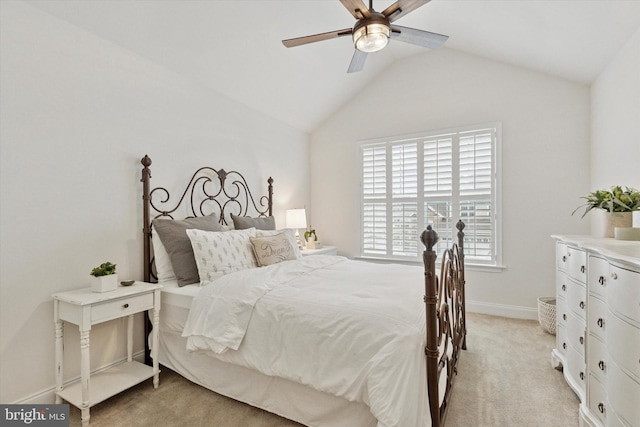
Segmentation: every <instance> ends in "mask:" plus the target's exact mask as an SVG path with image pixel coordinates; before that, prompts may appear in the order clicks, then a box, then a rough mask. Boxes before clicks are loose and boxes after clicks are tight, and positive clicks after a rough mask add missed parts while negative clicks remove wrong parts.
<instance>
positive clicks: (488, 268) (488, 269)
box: [353, 256, 507, 273]
mask: <svg viewBox="0 0 640 427" xmlns="http://www.w3.org/2000/svg"><path fill="white" fill-rule="evenodd" d="M353 259H355V260H357V261H366V262H375V263H377V264H404V265H415V266H423V265H424V264H423V263H422V262H421V261H408V260H401V259H391V258H377V257H367V256H356V257H354V258H353ZM439 262H440V257H438V258H437V259H436V265H438V263H439ZM464 267H465V270H469V271H481V272H485V273H501V272H502V271H503V270H506V269H507V266H506V265H487V264H474V263H465V265H464Z"/></svg>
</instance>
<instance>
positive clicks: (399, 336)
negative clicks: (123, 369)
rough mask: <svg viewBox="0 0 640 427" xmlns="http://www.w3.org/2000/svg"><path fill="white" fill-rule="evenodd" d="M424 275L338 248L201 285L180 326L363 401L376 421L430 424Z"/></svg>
mask: <svg viewBox="0 0 640 427" xmlns="http://www.w3.org/2000/svg"><path fill="white" fill-rule="evenodd" d="M422 278H423V270H422V269H421V268H420V267H410V266H402V265H392V264H371V263H364V262H359V261H352V260H347V259H346V258H342V257H333V256H313V257H307V258H303V259H301V260H297V261H287V262H283V263H280V264H275V265H272V266H269V267H263V268H256V269H248V270H243V271H239V272H235V273H232V274H229V275H227V276H224V277H222V278H220V279H217V280H216V281H214V282H211V283H210V284H208V285H207V286H205V287H203V288H202V290H201V291H200V292H199V294H198V295H197V296H196V297H194V298H193V302H192V306H191V310H190V313H189V318H188V321H187V325H186V327H185V329H184V332H183V336H185V337H187V338H188V340H187V342H188V348H189V349H190V350H191V351H212V352H213V353H215V357H216V358H217V359H219V360H222V361H225V362H229V363H233V364H236V365H240V366H244V367H247V368H251V369H255V370H257V371H259V372H261V373H263V374H265V375H268V376H273V377H280V378H285V379H288V380H291V381H294V382H297V383H301V384H304V385H307V386H309V387H312V388H314V389H317V390H320V391H323V392H325V393H330V394H333V395H335V396H339V397H342V398H345V399H347V400H349V401H356V402H363V403H365V404H366V405H367V406H369V408H370V410H371V413H372V414H373V415H374V416H375V417H376V418H377V420H378V426H379V427H383V426H426V425H429V424H430V420H429V415H428V404H427V397H426V372H425V357H424V344H425V332H424V331H425V321H424V318H425V314H424V303H423V300H422V296H423V293H424V289H423V287H422V286H421V284H422V283H423V280H422ZM283 349H286V351H283Z"/></svg>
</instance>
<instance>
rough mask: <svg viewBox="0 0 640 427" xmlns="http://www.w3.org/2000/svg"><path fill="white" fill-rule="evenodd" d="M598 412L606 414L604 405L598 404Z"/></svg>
mask: <svg viewBox="0 0 640 427" xmlns="http://www.w3.org/2000/svg"><path fill="white" fill-rule="evenodd" d="M598 411H600V413H601V414H604V403H602V402H601V403H598Z"/></svg>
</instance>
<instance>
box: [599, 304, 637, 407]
mask: <svg viewBox="0 0 640 427" xmlns="http://www.w3.org/2000/svg"><path fill="white" fill-rule="evenodd" d="M607 322H608V324H607V329H608V330H607V341H606V342H607V346H608V350H609V353H610V354H611V359H613V360H614V361H615V362H616V363H618V365H620V366H621V367H622V368H623V369H625V370H627V371H628V372H630V373H631V374H632V375H634V376H635V377H636V379H637V380H638V381H640V329H638V328H636V327H635V326H632V325H630V324H629V323H627V322H625V321H624V320H621V319H620V318H618V317H617V316H615V315H613V314H609V316H608V317H607ZM638 402H640V398H639V399H638ZM639 419H640V418H639Z"/></svg>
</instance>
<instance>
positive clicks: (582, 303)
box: [580, 301, 584, 310]
mask: <svg viewBox="0 0 640 427" xmlns="http://www.w3.org/2000/svg"><path fill="white" fill-rule="evenodd" d="M580 308H581V309H583V310H584V301H580Z"/></svg>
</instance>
